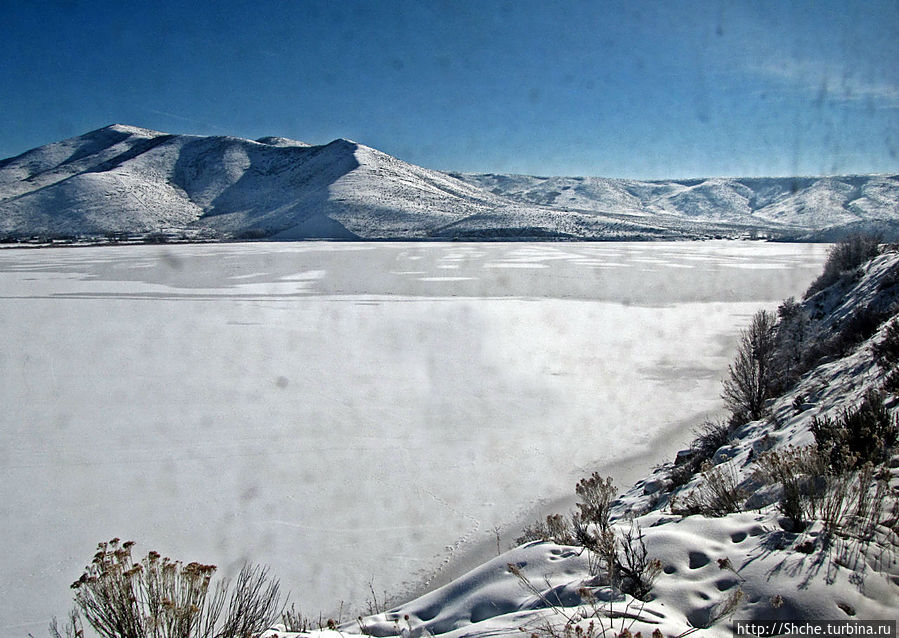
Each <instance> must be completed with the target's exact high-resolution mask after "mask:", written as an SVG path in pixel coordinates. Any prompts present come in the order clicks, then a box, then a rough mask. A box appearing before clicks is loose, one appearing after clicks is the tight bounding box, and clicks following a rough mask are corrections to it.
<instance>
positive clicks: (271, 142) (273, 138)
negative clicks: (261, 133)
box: [256, 135, 311, 148]
mask: <svg viewBox="0 0 899 638" xmlns="http://www.w3.org/2000/svg"><path fill="white" fill-rule="evenodd" d="M256 141H257V142H258V143H259V144H265V145H266V146H277V147H278V148H290V147H299V148H307V147H309V146H311V144H307V143H306V142H301V141H299V140H292V139H290V138H288V137H279V136H277V135H267V136H266V137H260V138H259V139H258V140H256Z"/></svg>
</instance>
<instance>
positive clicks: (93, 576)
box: [51, 538, 281, 638]
mask: <svg viewBox="0 0 899 638" xmlns="http://www.w3.org/2000/svg"><path fill="white" fill-rule="evenodd" d="M133 545H134V543H133V542H131V541H128V542H125V543H121V542H120V541H119V539H117V538H114V539H113V540H111V541H110V542H109V543H100V545H99V546H98V551H97V553H96V555H95V556H94V559H93V562H92V563H91V565H90V566H88V567H87V568H85V571H84V573H83V574H82V575H81V577H80V578H79V579H78V580H77V581H75V583H73V584H72V589H73V590H74V591H75V594H74V598H75V610H74V611H73V613H72V614H71V616H70V623H69V625H68V627H67V628H66V633H67V634H69V635H74V636H80V635H83V630H82V629H81V615H83V616H84V618H85V619H86V620H87V622H88V623H89V624H90V625H91V627H93V628H94V630H95V631H96V632H97V633H98V634H100V635H101V636H103V637H104V638H149V637H152V638H251V637H252V636H256V635H258V634H260V633H261V632H263V631H264V630H265V629H266V628H267V627H269V626H270V625H271V624H272V623H273V622H274V620H275V619H276V618H277V617H278V614H279V612H280V611H281V610H280V608H279V600H280V594H279V589H280V587H279V584H278V581H277V580H274V579H272V578H270V577H269V575H268V570H267V569H266V568H260V567H250V566H244V567H243V569H241V571H240V573H239V574H238V576H237V579H236V581H235V583H234V586H233V587H229V583H228V581H226V580H223V581H219V582H218V583H217V584H216V585H215V586H212V585H211V582H212V576H213V574H214V572H215V570H216V567H215V566H214V565H203V564H200V563H189V564H188V565H184V564H182V563H181V562H180V561H173V560H170V559H168V558H162V557H161V556H160V555H159V554H158V553H157V552H150V553H149V554H147V556H146V558H144V559H143V560H142V561H140V562H138V563H135V562H133V560H132V557H131V547H132V546H133ZM229 589H230V592H231V593H230V596H229V594H228V592H229ZM51 634H53V635H56V636H58V635H59V628H58V625H56V623H54V625H52V626H51Z"/></svg>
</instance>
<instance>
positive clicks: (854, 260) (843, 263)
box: [805, 235, 882, 299]
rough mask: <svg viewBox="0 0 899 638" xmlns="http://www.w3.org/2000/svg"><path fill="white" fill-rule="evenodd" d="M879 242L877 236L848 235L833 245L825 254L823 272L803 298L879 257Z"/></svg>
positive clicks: (879, 239)
mask: <svg viewBox="0 0 899 638" xmlns="http://www.w3.org/2000/svg"><path fill="white" fill-rule="evenodd" d="M881 241H882V240H881V237H880V236H879V235H850V236H848V237H846V238H844V239H842V240H840V241H839V242H838V243H836V244H834V245H833V246H832V247H831V249H830V250H829V251H828V253H827V261H826V262H825V263H824V272H823V273H821V275H820V276H819V277H818V278H817V279H816V280H815V281H814V282H812V285H811V286H809V289H808V290H807V291H806V293H805V298H806V299H808V298H809V297H811V296H812V295H814V294H815V293H817V292H820V291H821V290H824V289H825V288H828V287H829V286H832V285H833V284H835V283H837V282H838V281H839V280H840V278H841V277H845V276H847V274H851V273H853V271H855V270H856V269H857V268H858V267H859V266H861V265H862V264H863V263H865V262H866V261H868V260H869V259H873V258H874V257H876V256H877V255H879V254H880V243H881Z"/></svg>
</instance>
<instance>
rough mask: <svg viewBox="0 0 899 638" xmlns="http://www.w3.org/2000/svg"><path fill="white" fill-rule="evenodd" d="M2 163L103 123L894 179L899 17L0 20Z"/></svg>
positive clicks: (63, 16)
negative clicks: (879, 175)
mask: <svg viewBox="0 0 899 638" xmlns="http://www.w3.org/2000/svg"><path fill="white" fill-rule="evenodd" d="M0 38H2V40H0V47H2V49H0V157H8V156H11V155H16V154H18V153H21V152H23V151H25V150H27V149H29V148H32V147H34V146H38V145H41V144H46V143H48V142H52V141H56V140H58V139H62V138H65V137H70V136H74V135H80V134H82V133H85V132H87V131H89V130H93V129H96V128H99V127H101V126H105V125H106V124H111V123H125V124H134V125H138V126H143V127H147V128H152V129H157V130H161V131H166V132H172V133H193V134H200V135H215V134H228V135H235V136H239V137H248V138H257V137H261V136H264V135H281V136H285V137H291V138H294V139H300V140H304V141H307V142H310V143H325V142H328V141H330V140H332V139H334V138H337V137H347V138H351V139H354V140H356V141H358V142H361V143H364V144H367V145H369V146H373V147H375V148H379V149H381V150H383V151H385V152H387V153H390V154H392V155H396V156H398V157H400V158H402V159H404V160H407V161H410V162H413V163H416V164H420V165H422V166H426V167H429V168H436V169H442V170H460V171H476V172H517V173H529V174H537V175H602V176H611V177H636V178H663V177H689V176H712V175H729V176H751V175H790V174H803V175H810V174H816V175H820V174H839V173H868V172H899V2H897V1H896V0H890V1H883V0H881V1H877V0H873V1H868V0H866V1H864V2H851V1H849V0H815V1H810V2H790V1H789V0H779V1H776V2H760V1H747V2H711V1H703V0H697V1H690V2H686V1H684V2H680V1H675V0H665V1H662V0H660V1H658V2H644V1H641V0H628V1H622V2H602V1H599V0H592V1H570V2H562V1H559V2H554V1H551V0H543V1H534V0H518V1H514V2H513V1H509V2H492V1H490V0H471V1H469V0H453V1H446V2H440V1H428V0H416V1H408V2H405V1H401V0H383V1H380V2H375V1H364V0H360V1H354V0H345V1H332V0H327V1H308V2H306V1H300V0H297V1H288V0H282V1H268V0H255V1H253V2H239V1H235V0H218V1H217V2H198V3H189V2H167V1H164V0H158V1H155V2H140V3H138V2H131V1H117V2H102V1H95V0H90V1H79V0H71V1H68V2H51V1H42V2H29V1H26V0H21V1H18V0H15V1H7V2H2V3H0Z"/></svg>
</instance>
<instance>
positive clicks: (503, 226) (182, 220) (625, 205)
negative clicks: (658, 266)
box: [0, 124, 899, 241]
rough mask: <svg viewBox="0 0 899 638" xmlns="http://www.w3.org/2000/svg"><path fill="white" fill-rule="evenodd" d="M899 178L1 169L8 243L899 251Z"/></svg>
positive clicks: (75, 141)
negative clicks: (679, 245)
mask: <svg viewBox="0 0 899 638" xmlns="http://www.w3.org/2000/svg"><path fill="white" fill-rule="evenodd" d="M897 211H899V175H889V174H887V175H850V176H825V177H795V178H793V177H791V178H759V177H754V178H753V177H750V178H723V177H713V178H692V179H685V180H645V181H644V180H635V179H620V178H603V177H536V176H527V175H502V174H495V173H484V174H473V173H458V172H444V171H437V170H432V169H427V168H423V167H420V166H416V165H414V164H410V163H408V162H404V161H403V160H400V159H398V158H395V157H393V156H391V155H388V154H386V153H383V152H382V151H379V150H377V149H374V148H370V147H368V146H365V145H363V144H360V143H358V142H354V141H352V140H348V139H344V138H339V139H337V140H334V141H332V142H330V143H328V144H323V145H312V144H308V143H306V142H301V141H298V140H291V139H288V138H283V137H276V136H268V137H262V138H259V139H258V140H247V139H242V138H238V137H232V136H198V135H174V134H169V133H164V132H161V131H154V130H152V129H146V128H141V127H136V126H130V125H125V124H112V125H109V126H106V127H103V128H100V129H97V130H95V131H90V132H88V133H85V134H84V135H80V136H77V137H73V138H68V139H66V140H61V141H59V142H54V143H51V144H47V145H44V146H41V147H38V148H35V149H31V150H29V151H26V152H25V153H22V154H20V155H18V156H15V157H11V158H7V159H4V160H0V238H4V239H6V240H10V241H15V240H23V239H28V238H34V237H44V238H47V237H49V238H54V237H95V238H96V237H100V238H102V237H109V236H116V235H121V234H147V233H167V234H171V235H174V236H177V235H182V236H185V237H197V236H204V237H210V238H217V239H225V240H228V239H246V238H253V239H274V240H300V239H345V240H352V239H444V240H445V239H520V238H543V239H585V240H611V239H618V240H623V239H628V240H636V239H697V238H709V237H747V236H754V237H767V238H775V239H792V240H806V241H809V240H832V239H834V238H838V237H839V236H842V235H845V234H848V233H850V232H853V231H855V230H858V229H864V230H869V231H870V230H874V231H877V232H880V233H882V234H884V236H885V238H887V239H899V215H897Z"/></svg>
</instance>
